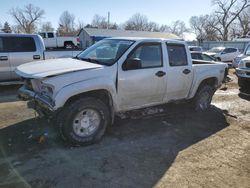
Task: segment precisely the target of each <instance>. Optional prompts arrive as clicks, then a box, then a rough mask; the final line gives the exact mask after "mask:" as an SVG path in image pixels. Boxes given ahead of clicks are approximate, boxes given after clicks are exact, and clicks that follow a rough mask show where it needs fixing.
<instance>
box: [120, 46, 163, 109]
mask: <svg viewBox="0 0 250 188" xmlns="http://www.w3.org/2000/svg"><path fill="white" fill-rule="evenodd" d="M131 60H132V61H133V60H134V61H138V62H139V63H141V66H137V67H134V68H133V66H132V68H130V69H129V70H124V67H121V71H119V74H118V82H119V83H118V98H119V100H118V101H119V102H120V104H119V106H120V109H121V110H128V109H135V108H140V107H144V106H149V105H152V104H156V103H160V102H162V100H163V96H164V92H165V89H166V71H165V70H164V64H163V58H162V44H161V43H141V44H139V45H138V46H137V47H135V49H134V50H133V51H132V52H131V53H130V54H129V55H128V58H127V60H126V61H125V62H124V64H125V63H130V62H132V61H131ZM124 64H123V65H124Z"/></svg>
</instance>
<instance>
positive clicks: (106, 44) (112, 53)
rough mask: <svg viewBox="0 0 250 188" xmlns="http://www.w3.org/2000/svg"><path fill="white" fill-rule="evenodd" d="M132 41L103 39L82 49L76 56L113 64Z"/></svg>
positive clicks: (103, 63)
mask: <svg viewBox="0 0 250 188" xmlns="http://www.w3.org/2000/svg"><path fill="white" fill-rule="evenodd" d="M133 43H134V41H131V40H120V39H104V40H101V41H99V42H97V43H96V44H94V45H93V46H91V47H90V48H87V49H86V50H84V51H83V52H82V53H80V54H79V55H78V56H77V57H76V58H77V59H81V60H84V61H89V62H92V63H97V64H101V65H108V66H109V65H113V64H114V63H115V62H116V61H117V60H118V59H119V58H120V57H121V56H122V55H123V54H124V53H125V52H126V51H127V49H128V48H129V47H130V46H131V45H132V44H133Z"/></svg>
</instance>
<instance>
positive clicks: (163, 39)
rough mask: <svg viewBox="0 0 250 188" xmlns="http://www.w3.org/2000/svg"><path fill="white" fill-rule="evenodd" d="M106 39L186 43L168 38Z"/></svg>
mask: <svg viewBox="0 0 250 188" xmlns="http://www.w3.org/2000/svg"><path fill="white" fill-rule="evenodd" d="M106 39H119V40H133V41H136V42H143V41H148V42H154V41H155V42H159V41H165V42H174V43H180V44H184V43H186V42H185V41H183V40H178V39H167V38H146V37H111V38H106Z"/></svg>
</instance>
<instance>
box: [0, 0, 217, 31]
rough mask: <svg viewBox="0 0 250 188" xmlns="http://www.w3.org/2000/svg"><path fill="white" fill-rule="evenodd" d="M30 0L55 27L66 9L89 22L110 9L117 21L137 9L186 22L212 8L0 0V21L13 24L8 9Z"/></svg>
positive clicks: (169, 1)
mask: <svg viewBox="0 0 250 188" xmlns="http://www.w3.org/2000/svg"><path fill="white" fill-rule="evenodd" d="M29 3H32V4H34V5H36V6H39V7H40V8H42V9H44V10H45V16H44V19H43V20H42V21H43V22H45V21H50V22H52V24H53V27H55V28H57V26H58V20H59V17H60V15H61V13H62V12H63V11H65V10H68V11H69V12H71V13H73V14H74V15H75V17H76V21H77V20H78V19H80V20H82V21H83V22H84V23H85V24H87V23H90V22H91V20H92V17H93V15H95V14H99V15H102V16H107V13H108V11H110V14H111V22H116V23H118V24H119V23H123V22H125V21H126V20H127V19H128V18H129V17H130V16H132V15H133V14H134V13H136V12H139V13H142V14H144V15H146V16H147V17H148V18H149V20H151V21H155V22H157V23H159V24H170V23H171V22H172V21H175V20H183V21H184V22H185V23H186V24H187V25H188V24H189V18H190V17H191V16H195V15H201V14H208V13H210V12H211V11H212V9H213V7H212V6H211V0H123V1H121V0H71V1H69V0H67V1H66V0H0V23H1V24H3V23H4V22H5V21H8V22H9V23H11V24H13V22H14V20H13V19H12V17H11V16H10V15H9V14H8V12H9V10H10V9H11V8H13V7H23V6H24V5H27V4H29Z"/></svg>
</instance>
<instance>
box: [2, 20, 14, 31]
mask: <svg viewBox="0 0 250 188" xmlns="http://www.w3.org/2000/svg"><path fill="white" fill-rule="evenodd" d="M2 31H3V32H5V33H11V32H12V30H11V27H10V24H9V23H8V22H5V23H4V26H3V29H2Z"/></svg>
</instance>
